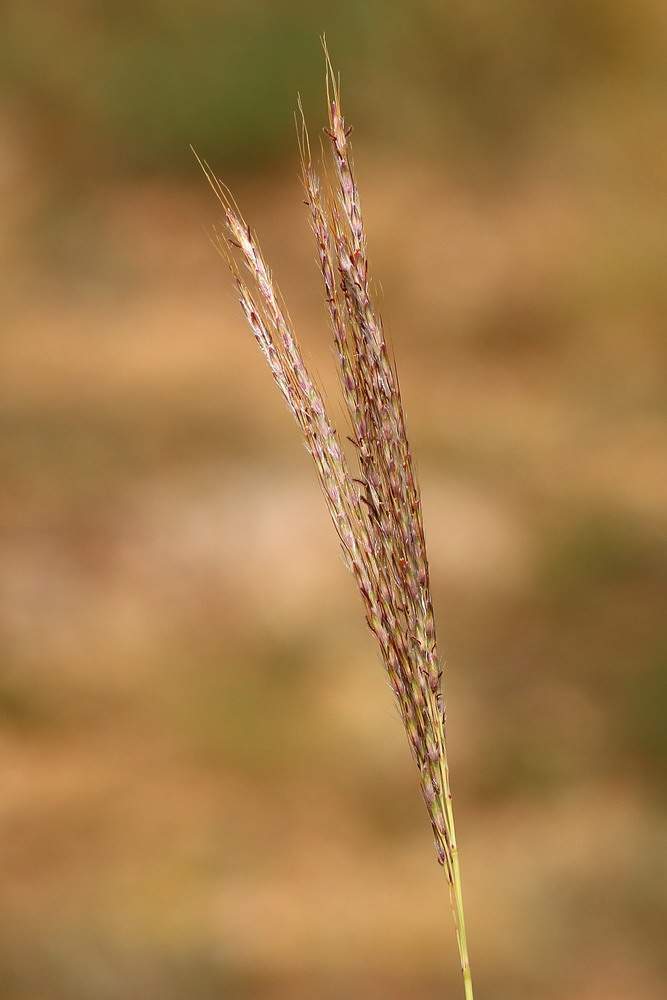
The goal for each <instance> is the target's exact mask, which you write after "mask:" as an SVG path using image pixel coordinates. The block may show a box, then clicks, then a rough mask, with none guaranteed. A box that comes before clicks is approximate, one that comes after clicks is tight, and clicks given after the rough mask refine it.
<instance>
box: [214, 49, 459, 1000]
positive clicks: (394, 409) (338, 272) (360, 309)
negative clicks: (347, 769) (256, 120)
mask: <svg viewBox="0 0 667 1000" xmlns="http://www.w3.org/2000/svg"><path fill="white" fill-rule="evenodd" d="M325 51H326V50H325ZM327 97H328V107H329V123H328V127H327V128H326V129H325V133H326V135H327V137H328V140H329V145H330V153H331V163H330V164H329V165H328V166H327V168H326V170H325V171H324V172H323V176H324V183H323V182H322V181H321V180H320V177H319V176H318V173H317V171H316V170H315V168H314V166H313V158H312V156H311V149H310V142H309V138H308V133H307V130H306V126H305V122H304V119H303V114H301V120H300V148H301V161H302V169H303V183H304V188H305V193H306V204H307V206H308V211H309V213H310V220H311V224H312V229H313V233H314V236H315V242H316V245H317V253H318V260H319V267H320V271H321V274H322V280H323V284H324V299H325V302H326V306H327V310H328V314H329V320H330V325H331V330H332V333H333V338H334V343H335V355H336V360H337V365H338V373H339V378H340V383H341V390H342V395H343V399H344V402H345V407H346V410H347V414H348V418H349V424H350V427H351V440H352V442H353V444H354V448H355V460H354V462H352V464H350V462H348V459H347V457H346V455H345V452H344V450H343V448H342V447H341V444H340V441H339V437H338V432H337V430H336V428H335V426H334V423H333V421H332V420H331V419H330V418H329V416H328V414H327V411H326V408H325V405H324V400H323V396H322V393H321V391H320V389H319V388H318V386H317V384H316V382H315V380H314V379H313V378H312V376H311V375H310V373H309V371H308V369H307V367H306V365H305V363H304V360H303V356H302V354H301V351H300V349H299V345H298V342H297V339H296V336H295V334H294V332H293V330H292V327H291V324H290V321H289V318H288V316H287V314H286V311H285V309H284V308H283V306H282V304H281V298H280V295H279V293H278V291H277V289H276V287H275V284H274V282H273V280H272V276H271V273H270V271H269V269H268V267H267V265H266V263H265V261H264V259H263V257H262V254H261V252H260V250H259V247H258V245H257V242H256V240H255V237H254V235H253V233H252V231H251V230H250V228H249V226H248V225H247V224H246V222H245V221H244V219H243V217H242V215H241V213H240V212H239V210H238V207H237V206H236V204H235V202H234V201H233V199H232V198H231V196H230V195H229V193H228V191H227V189H226V188H225V186H224V185H223V184H222V183H221V181H219V180H218V179H217V177H216V176H215V175H214V174H213V172H212V171H211V169H210V168H209V167H208V165H207V164H205V163H202V167H203V168H204V171H205V173H206V176H207V178H208V180H209V183H210V184H211V187H212V188H213V190H214V192H215V194H216V196H217V197H218V198H219V200H220V202H221V204H222V207H223V210H224V233H220V234H218V236H217V239H216V244H217V247H218V249H219V250H220V252H221V253H222V254H223V256H224V257H225V259H226V260H227V262H228V264H229V266H230V268H231V270H232V274H233V276H234V280H235V283H236V288H237V291H238V296H239V300H240V303H241V308H242V309H243V312H244V314H245V317H246V319H247V321H248V324H249V325H250V328H251V330H252V332H253V334H254V336H255V338H256V340H257V342H258V344H259V346H260V348H261V350H262V353H263V354H264V356H265V358H266V361H267V363H268V365H269V368H270V370H271V373H272V375H273V378H274V379H275V381H276V383H277V384H278V387H279V388H280V390H281V392H282V394H283V396H284V397H285V400H286V402H287V405H288V406H289V408H290V410H291V411H292V414H293V415H294V417H295V419H296V421H297V423H298V424H299V426H300V427H301V430H302V432H303V435H304V439H305V442H306V446H307V448H308V451H309V452H310V454H311V456H312V458H313V461H314V464H315V469H316V472H317V476H318V479H319V482H320V486H321V488H322V492H323V494H324V499H325V501H326V504H327V507H328V510H329V513H330V515H331V519H332V521H333V523H334V527H335V528H336V531H337V533H338V537H339V539H340V543H341V547H342V550H343V555H344V558H345V562H346V564H347V565H348V567H349V568H350V570H351V571H352V573H353V575H354V577H355V579H356V581H357V585H358V587H359V591H360V593H361V597H362V600H363V604H364V610H365V613H366V621H367V622H368V626H369V628H370V630H371V631H372V632H373V634H374V635H375V637H376V639H377V641H378V644H379V647H380V652H381V656H382V661H383V663H384V666H385V669H386V671H387V675H388V677H389V682H390V684H391V687H392V690H393V692H394V694H395V696H396V701H397V703H398V707H399V710H400V715H401V719H402V721H403V724H404V726H405V731H406V734H407V738H408V743H409V746H410V749H411V752H412V756H413V759H414V761H415V764H416V766H417V770H418V772H419V780H420V784H421V789H422V794H423V797H424V801H425V803H426V809H427V811H428V815H429V818H430V821H431V827H432V829H433V836H434V840H435V849H436V855H437V859H438V861H439V863H440V864H441V865H442V867H443V869H444V872H445V875H446V878H447V882H448V885H449V892H450V897H451V903H452V909H453V912H454V923H455V930H456V939H457V944H458V949H459V955H460V959H461V968H462V971H463V982H464V991H465V997H466V1000H473V988H472V977H471V972H470V962H469V959H468V946H467V942H466V931H465V923H464V916H463V897H462V890H461V875H460V868H459V855H458V846H457V841H456V834H455V830H454V815H453V810H452V796H451V791H450V782H449V770H448V766H447V745H446V740H445V707H444V701H443V694H442V667H441V659H440V656H439V653H438V646H437V640H436V631H435V620H434V615H433V604H432V599H431V590H430V583H429V569H428V561H427V556H426V544H425V540H424V527H423V520H422V505H421V495H420V491H419V486H418V483H417V479H416V475H415V468H414V462H413V459H412V455H411V452H410V447H409V444H408V439H407V435H406V424H405V415H404V411H403V405H402V402H401V394H400V388H399V382H398V376H397V373H396V367H395V364H394V361H393V358H392V355H391V353H390V351H389V349H388V347H387V343H386V340H385V336H384V332H383V326H382V320H381V318H380V315H379V313H378V310H377V307H376V304H375V301H374V297H373V293H372V287H371V282H370V277H369V265H368V259H367V256H366V238H365V232H364V225H363V218H362V212H361V202H360V198H359V191H358V189H357V185H356V181H355V176H354V168H353V163H352V155H351V150H350V144H349V141H348V140H349V135H350V132H351V129H349V128H346V125H345V121H344V119H343V115H342V111H341V104H340V93H339V85H338V81H337V79H336V77H335V75H334V73H333V71H332V68H331V64H330V62H329V57H328V54H327Z"/></svg>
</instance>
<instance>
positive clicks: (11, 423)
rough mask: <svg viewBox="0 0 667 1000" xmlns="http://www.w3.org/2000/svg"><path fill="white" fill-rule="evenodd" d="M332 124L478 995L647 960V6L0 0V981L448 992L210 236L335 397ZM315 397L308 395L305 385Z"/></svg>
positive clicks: (656, 855) (651, 583)
mask: <svg viewBox="0 0 667 1000" xmlns="http://www.w3.org/2000/svg"><path fill="white" fill-rule="evenodd" d="M324 31H326V33H327V38H328V42H329V46H330V49H331V52H332V56H333V59H334V62H335V64H336V66H337V67H339V68H340V70H341V72H342V76H343V93H344V98H345V101H346V108H347V117H348V120H349V121H351V122H353V123H354V125H355V136H354V141H355V150H356V160H357V170H358V177H359V181H360V184H361V187H362V193H363V197H364V206H365V212H366V221H367V226H368V230H369V238H370V250H371V255H372V260H373V263H374V266H375V274H376V277H377V280H378V283H379V285H380V288H381V298H382V308H383V312H384V315H385V318H386V321H387V326H388V329H389V331H390V333H391V336H392V338H393V343H394V346H395V351H396V354H397V357H398V363H399V366H400V370H401V373H402V381H403V389H404V396H405V401H406V406H407V409H408V414H409V422H410V432H411V439H412V443H413V447H414V451H415V453H416V456H417V461H418V465H419V468H420V474H421V479H422V483H423V491H424V502H425V516H426V527H427V534H428V542H429V546H430V556H431V561H432V570H433V577H434V583H435V597H436V602H437V610H438V616H439V626H440V631H441V642H442V644H443V646H444V649H445V651H446V654H447V668H446V688H447V695H448V701H449V714H450V721H449V735H450V743H451V757H452V772H453V781H454V789H455V795H456V806H457V810H458V811H457V816H458V827H459V836H460V840H461V844H462V850H463V856H462V863H463V873H464V880H465V889H466V897H467V914H468V923H469V934H470V939H471V952H472V958H473V964H474V972H475V976H476V982H477V987H478V992H479V996H480V998H484V997H487V998H491V997H493V998H494V1000H510V998H511V1000H603V998H604V1000H635V998H636V1000H639V998H641V1000H658V998H661V997H664V996H665V990H666V986H667V964H666V959H665V948H664V944H665V935H666V932H667V822H666V820H667V796H666V794H665V780H666V779H667V669H666V667H667V635H666V631H665V605H666V597H667V551H666V547H665V512H666V501H667V475H666V473H665V466H664V457H665V445H666V444H667V421H666V417H667V408H666V398H667V397H666V395H665V389H666V385H665V382H666V379H665V370H666V369H665V361H666V358H665V316H666V314H667V309H666V307H667V290H666V289H667V286H666V284H665V263H666V262H667V197H666V195H665V192H666V190H667V142H666V141H665V120H666V118H665V114H666V112H667V7H665V4H664V3H663V2H662V0H632V2H629V0H626V2H623V0H607V2H595V0H583V2H582V0H540V2H536V3H531V4H525V3H522V2H521V0H484V2H482V0H472V2H471V0H450V2H448V3H441V2H439V0H412V2H410V3H407V2H403V0H383V2H379V0H361V2H360V0H338V3H336V4H328V3H324V2H322V0H309V2H301V0H291V2H290V0H274V2H268V0H265V2H261V0H260V2H257V0H251V2H248V0H244V2H234V0H192V2H190V3H187V4H183V3H177V2H175V0H132V2H131V3H129V2H121V0H114V2H106V0H61V2H59V3H58V4H53V3H50V2H47V0H21V2H20V3H19V2H16V3H7V4H3V5H2V8H1V10H0V79H1V81H2V93H1V96H0V189H1V191H2V206H3V208H2V213H1V217H0V263H1V270H2V278H3V280H2V286H1V290H0V309H1V312H2V326H3V332H2V355H3V358H2V366H1V375H0V379H1V382H2V394H1V421H2V434H1V453H2V463H3V474H2V486H1V496H2V512H1V532H2V534H1V540H0V574H1V577H2V583H1V587H2V605H1V611H0V624H1V628H2V649H1V658H2V659H1V666H0V719H1V727H0V825H1V833H0V865H1V873H0V879H1V883H2V889H1V892H0V998H1V1000H91V998H92V1000H130V998H139V997H141V998H142V1000H182V998H185V997H187V998H188V1000H214V998H215V1000H221V998H222V1000H288V998H289V1000H296V998H306V997H307V998H309V1000H311V998H312V1000H361V998H364V1000H375V998H377V1000H379V998H382V1000H408V998H410V1000H435V998H439V997H458V996H460V995H461V992H462V991H461V985H460V982H459V975H458V972H457V959H456V955H455V949H454V935H453V929H452V920H451V916H450V913H449V909H448V903H447V899H446V892H445V887H444V884H443V882H442V877H441V873H440V871H439V869H438V868H437V866H436V864H435V861H434V857H433V850H432V843H431V838H430V833H429V828H428V823H427V821H426V818H425V815H424V810H423V807H422V804H421V802H420V797H419V793H418V790H417V783H416V780H415V775H414V774H413V773H412V764H411V762H410V759H409V754H408V751H407V746H406V744H405V741H404V737H403V735H402V732H401V729H400V725H399V723H398V721H397V718H396V712H395V710H394V707H393V705H392V702H391V698H390V695H389V691H388V688H387V685H386V684H385V682H384V680H383V677H382V674H381V669H380V666H379V663H378V661H377V657H376V653H375V649H374V646H373V643H372V641H371V637H370V636H369V635H367V634H366V631H365V626H364V624H363V615H362V614H361V609H360V603H359V600H358V598H357V596H356V594H355V592H354V585H353V583H352V580H351V579H350V578H348V576H347V574H346V572H345V570H344V568H343V567H342V564H341V562H340V558H339V555H338V550H337V544H336V540H335V537H334V533H333V530H332V529H331V527H330V525H329V524H328V523H327V517H326V514H325V510H324V505H323V503H322V501H321V498H320V497H319V496H318V491H317V487H316V484H315V479H314V475H313V471H312V469H311V468H310V465H309V460H308V458H307V456H306V454H305V452H304V449H303V447H302V445H301V443H300V441H299V436H298V433H297V430H296V428H295V427H294V426H293V424H292V422H291V419H290V417H289V415H288V414H287V412H286V410H285V408H284V406H283V404H282V402H281V400H280V399H279V397H278V393H277V392H276V391H275V388H274V386H273V385H272V383H271V381H270V377H269V375H268V373H267V372H266V371H265V370H264V366H263V362H262V359H261V357H260V356H259V354H258V352H257V350H256V347H255V345H254V343H253V342H252V340H251V337H250V335H249V333H248V331H247V330H246V329H245V328H244V325H243V323H242V320H241V316H240V311H239V309H238V306H237V304H236V303H235V300H234V296H233V292H232V288H231V284H230V281H229V278H228V276H227V274H226V273H225V271H224V269H223V266H222V264H221V262H220V261H219V259H218V257H217V256H216V254H215V253H214V251H213V249H212V248H211V246H210V244H209V240H208V233H210V231H211V228H212V226H213V225H214V224H215V222H216V219H217V217H218V209H217V206H216V204H215V203H214V201H213V200H212V197H211V195H210V192H209V191H208V189H207V186H206V183H205V181H204V179H203V177H202V176H201V173H200V172H199V169H198V167H197V165H196V163H195V161H194V158H193V156H192V154H191V152H190V149H189V144H190V143H192V144H193V145H194V146H195V147H196V149H197V150H198V151H199V152H200V153H201V155H203V156H205V157H206V158H207V159H208V160H209V161H210V162H211V163H212V164H213V165H214V166H215V168H216V170H217V172H218V173H219V174H221V175H222V176H224V177H225V179H226V180H227V181H228V182H229V184H230V185H231V186H232V188H233V190H234V192H235V193H236V195H237V197H238V200H239V202H240V203H241V205H242V207H243V208H244V210H245V212H246V214H247V215H248V216H249V217H250V218H251V219H252V221H253V224H254V225H255V226H256V228H257V230H258V232H259V236H260V239H261V241H262V243H263V245H264V248H265V251H266V253H267V256H268V257H269V259H270V260H271V261H272V262H273V263H274V265H275V272H276V275H277V278H278V280H279V282H280V284H281V287H282V289H283V292H284V295H285V297H286V299H287V301H288V303H289V307H290V310H291V312H292V315H293V317H294V320H295V322H296V324H297V327H298V330H299V331H300V333H301V335H302V337H303V342H304V345H305V349H306V351H307V354H308V356H309V357H310V358H311V359H312V363H313V366H314V367H315V368H316V369H317V371H318V372H319V373H320V374H321V377H322V379H323V381H324V382H325V385H327V386H328V387H329V389H330V391H331V393H332V396H333V388H334V383H333V379H332V373H331V369H332V361H331V353H330V348H329V342H328V333H327V326H326V318H325V313H324V309H323V305H322V302H321V295H320V291H319V285H318V277H317V271H316V265H315V255H314V249H313V246H312V243H311V241H310V237H309V232H308V223H307V218H306V213H305V210H304V209H303V207H302V205H301V200H302V192H301V189H300V184H299V179H298V156H297V148H296V136H295V129H294V122H293V112H294V108H295V104H296V95H297V92H298V91H300V93H301V95H302V98H303V101H304V104H305V107H306V112H307V115H308V118H309V120H310V123H311V126H312V129H313V133H314V134H317V132H318V130H319V127H320V126H321V125H322V124H323V123H324V121H325V101H324V64H323V56H322V51H321V47H320V43H319V36H320V35H321V34H322V32H324ZM334 406H335V404H334Z"/></svg>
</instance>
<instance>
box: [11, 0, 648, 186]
mask: <svg viewBox="0 0 667 1000" xmlns="http://www.w3.org/2000/svg"><path fill="white" fill-rule="evenodd" d="M323 33H326V35H327V38H328V42H329V46H330V49H331V52H332V56H333V59H334V62H335V65H336V67H337V68H339V69H341V70H342V72H343V79H344V81H346V82H347V87H348V88H349V91H346V103H347V108H348V113H353V114H354V116H355V118H360V119H361V120H362V121H364V123H365V127H369V128H371V129H375V130H376V131H378V132H380V133H390V134H391V135H392V136H393V137H394V140H396V138H397V137H398V136H399V135H401V134H402V135H403V138H404V140H407V141H411V140H412V139H414V138H415V136H416V134H417V131H419V133H420V134H421V135H422V136H423V135H424V134H427V135H428V136H430V137H431V141H433V142H435V143H436V144H437V145H442V144H444V145H445V146H447V148H448V149H449V150H450V152H451V153H452V154H458V155H459V156H461V155H462V156H466V155H473V156H477V155H479V154H480V153H482V152H484V151H486V153H487V154H488V153H489V152H491V153H493V154H494V155H497V156H499V157H510V158H515V157H516V156H517V154H519V153H520V151H521V149H522V148H523V146H524V144H525V143H526V141H528V140H529V139H530V138H531V137H533V136H534V135H535V134H536V133H537V134H538V135H539V134H541V133H542V132H543V131H544V130H545V128H546V129H549V128H556V129H557V128H558V127H559V122H560V120H561V119H562V117H563V115H565V116H567V115H568V114H570V115H571V114H572V113H576V111H577V107H578V105H579V104H580V103H581V102H582V101H583V102H584V103H585V102H586V101H587V100H591V99H592V100H593V103H594V104H595V103H597V104H598V105H599V107H598V110H599V112H600V113H601V114H604V113H605V111H604V105H605V104H606V102H608V101H609V99H610V96H611V95H612V94H613V93H614V91H615V90H616V91H617V92H618V95H619V97H620V96H621V95H622V93H627V88H628V84H629V85H630V87H631V88H632V87H634V86H636V84H637V82H638V81H639V80H642V81H644V82H645V83H646V84H647V85H648V86H654V87H655V89H656V95H657V93H659V88H660V87H664V84H665V76H666V75H667V70H666V68H665V60H664V58H662V57H661V51H662V46H661V39H662V38H663V37H664V24H663V18H662V15H661V13H660V5H659V4H657V3H656V2H654V0H639V2H638V3H636V4H632V5H630V4H628V3H625V2H621V0H616V2H608V3H601V2H596V3H581V2H577V0H542V2H541V3H536V4H525V3H523V2H521V0H493V2H490V3H489V2H481V0H476V2H473V3H470V2H466V0H453V2H451V3H447V4H443V3H440V2H439V0H416V2H414V3H411V4H408V3H405V2H404V0H387V2H385V3H380V2H379V0H363V2H355V0H339V2H338V3H337V4H335V5H330V4H327V3H324V2H323V0H317V2H312V3H306V2H301V0H276V2H270V0H260V2H253V3H248V2H243V0H224V2H222V3H215V2H213V0H194V2H191V3H188V4H180V3H175V2H173V0H137V2H136V3H130V2H128V0H125V2H118V3H112V2H108V0H89V2H85V0H67V2H63V3H59V4H58V5H53V4H51V3H48V2H46V0H23V2H22V3H20V4H7V5H4V6H3V9H2V11H0V80H1V81H2V82H3V83H4V85H5V87H7V88H9V89H10V90H12V91H13V92H15V93H17V94H19V95H20V96H21V97H22V98H23V99H24V100H25V101H26V102H27V104H29V105H30V107H31V108H32V109H33V111H36V112H37V113H38V114H39V118H40V125H41V126H42V127H43V132H44V138H45V139H46V140H47V141H50V142H51V143H53V144H55V146H56V147H60V148H61V149H62V150H64V152H65V154H66V155H67V156H68V158H72V157H73V158H74V159H77V157H78V158H79V160H81V159H82V158H83V160H85V158H86V151H85V149H86V147H87V152H88V155H91V153H92V151H93V150H95V151H99V152H101V153H103V155H104V157H105V158H106V161H107V163H110V164H112V165H115V166H118V167H124V168H129V169H136V168H146V167H150V168H155V167H159V168H160V169H163V170H170V169H171V170H173V169H176V170H179V171H180V170H182V169H183V168H184V164H185V165H187V167H188V168H189V166H190V160H189V151H188V146H189V144H190V143H192V144H193V145H194V146H196V147H197V148H198V149H201V150H203V151H204V152H205V153H206V155H207V156H210V157H215V158H216V159H220V160H225V161H226V162H227V163H233V162H238V163H242V164H246V165H247V164H250V163H257V162H262V161H265V160H275V159H276V158H277V157H279V156H280V155H281V153H282V152H283V150H284V149H285V146H286V144H290V146H289V148H290V149H291V148H292V146H291V142H292V134H291V129H290V119H291V115H292V111H293V109H294V106H295V97H296V94H297V92H298V91H301V93H302V94H303V95H304V100H305V103H306V108H307V110H308V109H311V108H315V107H317V108H319V96H320V93H321V90H322V85H323V80H322V77H323V72H322V55H321V51H320V47H319V43H318V37H319V36H321V35H322V34H323ZM313 95H317V101H318V102H317V104H315V101H314V100H313ZM600 102H602V103H600Z"/></svg>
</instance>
